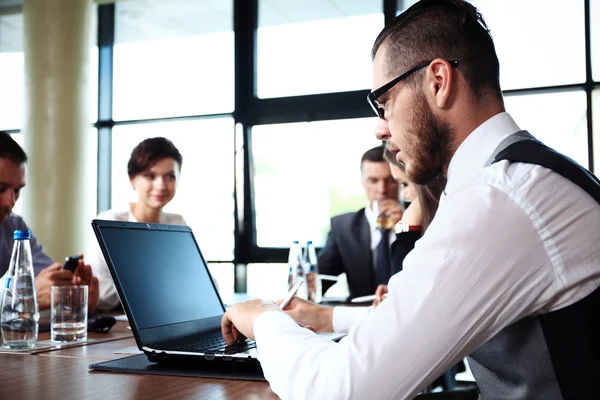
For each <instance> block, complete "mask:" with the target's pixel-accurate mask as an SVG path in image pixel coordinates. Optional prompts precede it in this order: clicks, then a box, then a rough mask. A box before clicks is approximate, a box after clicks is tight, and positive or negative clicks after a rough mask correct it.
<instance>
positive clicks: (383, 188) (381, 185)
mask: <svg viewBox="0 0 600 400" xmlns="http://www.w3.org/2000/svg"><path fill="white" fill-rule="evenodd" d="M376 189H377V194H379V195H385V193H386V192H387V183H386V182H385V179H380V180H379V181H378V182H377V186H376Z"/></svg>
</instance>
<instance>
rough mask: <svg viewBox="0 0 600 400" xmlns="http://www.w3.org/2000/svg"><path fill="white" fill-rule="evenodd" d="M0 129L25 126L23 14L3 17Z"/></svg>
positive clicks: (0, 31) (0, 30) (0, 28)
mask: <svg viewBox="0 0 600 400" xmlns="http://www.w3.org/2000/svg"><path fill="white" fill-rule="evenodd" d="M0 88H2V89H1V90H0V129H20V128H21V127H22V126H23V103H24V97H23V96H24V90H25V64H24V56H23V14H13V15H0Z"/></svg>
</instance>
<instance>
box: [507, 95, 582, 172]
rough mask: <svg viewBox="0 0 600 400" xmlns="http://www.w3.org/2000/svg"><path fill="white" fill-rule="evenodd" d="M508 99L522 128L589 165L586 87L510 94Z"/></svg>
mask: <svg viewBox="0 0 600 400" xmlns="http://www.w3.org/2000/svg"><path fill="white" fill-rule="evenodd" d="M505 103H506V109H507V111H508V112H509V113H511V115H512V117H513V118H514V119H515V120H516V122H517V124H519V126H520V127H521V129H525V130H527V131H529V133H531V134H532V135H533V136H535V137H536V138H538V139H539V140H540V141H542V142H543V143H544V144H546V145H548V146H550V147H552V148H553V149H555V150H557V151H559V152H561V153H563V154H565V155H567V156H569V157H571V158H572V159H574V160H575V161H577V162H578V163H579V164H581V165H582V166H584V167H585V168H588V167H589V162H588V141H587V119H586V100H585V92H584V91H579V90H578V91H569V92H559V93H544V94H527V95H519V96H507V97H506V98H505Z"/></svg>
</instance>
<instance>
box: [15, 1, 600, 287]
mask: <svg viewBox="0 0 600 400" xmlns="http://www.w3.org/2000/svg"><path fill="white" fill-rule="evenodd" d="M232 1H233V21H234V24H233V29H234V37H235V39H234V46H235V48H234V60H235V61H234V62H235V108H234V111H233V112H232V113H224V114H211V115H187V116H181V117H174V118H157V119H150V120H148V119H144V120H128V121H117V122H116V121H114V120H113V114H112V99H113V49H114V37H115V5H114V4H112V3H108V4H106V3H102V4H99V5H98V48H99V60H98V64H99V69H98V121H97V122H96V123H95V124H94V125H95V127H96V128H97V129H98V177H97V178H98V201H97V207H98V211H102V210H106V209H108V208H110V206H111V204H110V199H111V147H112V130H113V127H114V126H116V125H120V124H136V123H142V122H144V123H145V122H151V121H170V120H183V119H203V118H221V117H226V118H230V117H233V118H234V121H235V127H236V129H235V139H234V147H233V148H232V149H231V151H232V152H234V159H235V167H234V171H235V175H234V188H233V190H234V196H235V209H234V217H235V225H234V229H235V242H234V243H235V249H234V257H233V260H208V261H209V262H210V263H211V264H223V267H224V268H225V267H226V266H227V267H228V268H230V267H231V264H232V263H233V265H234V268H233V271H234V286H235V291H236V292H245V291H246V274H247V268H246V266H247V264H255V263H283V262H285V261H286V259H287V249H283V248H268V247H258V246H257V244H256V224H255V219H254V193H253V161H252V127H253V126H255V125H261V124H275V123H292V122H304V121H324V120H335V119H346V118H362V117H372V116H373V111H372V110H371V109H370V107H369V106H368V104H367V102H366V101H365V98H366V96H367V94H368V92H369V91H368V90H367V89H365V90H358V91H350V92H341V93H326V94H313V95H304V96H295V97H285V98H266V99H260V98H258V97H257V93H256V75H257V74H256V69H257V62H256V47H257V43H256V36H257V29H258V0H232ZM381 1H382V3H383V12H384V18H385V22H386V23H387V22H389V21H390V20H391V19H393V18H394V17H395V15H396V12H397V10H399V9H402V8H404V7H403V3H405V2H404V1H403V0H381ZM590 2H591V1H590V0H584V10H585V69H586V75H585V76H586V78H585V82H584V83H582V84H573V85H558V86H550V87H547V86H546V87H534V88H527V89H512V90H506V91H504V95H505V96H516V95H523V94H533V93H557V92H561V91H565V90H567V91H569V90H582V91H584V92H585V95H586V116H587V139H588V140H587V144H588V159H589V168H590V170H592V171H594V170H595V160H594V143H593V141H594V137H593V136H594V131H593V122H594V116H593V109H592V107H593V105H592V95H593V91H594V90H598V89H600V81H594V80H593V76H592V53H591V52H592V48H591V11H590ZM406 3H409V2H406ZM11 11H13V12H14V10H11ZM20 128H21V127H14V129H10V130H9V133H19V132H20V130H21V129H20ZM598 130H599V133H598V135H600V127H598ZM599 137H600V136H599ZM218 267H219V265H215V266H213V268H218Z"/></svg>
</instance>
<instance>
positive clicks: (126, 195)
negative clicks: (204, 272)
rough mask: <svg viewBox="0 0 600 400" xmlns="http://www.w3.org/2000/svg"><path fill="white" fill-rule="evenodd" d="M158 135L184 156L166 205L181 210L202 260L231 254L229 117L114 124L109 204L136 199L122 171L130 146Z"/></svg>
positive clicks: (227, 258) (119, 204) (115, 205)
mask: <svg viewBox="0 0 600 400" xmlns="http://www.w3.org/2000/svg"><path fill="white" fill-rule="evenodd" d="M156 136H163V137H166V138H168V139H170V140H171V141H173V143H174V144H175V146H176V147H177V148H178V150H179V152H180V153H181V155H182V157H183V165H182V169H181V176H180V180H179V185H178V188H177V194H176V195H175V198H174V199H173V200H172V201H171V202H170V203H169V204H168V205H167V206H166V207H165V211H167V212H173V213H177V214H181V215H183V217H184V219H185V220H186V222H187V223H188V225H189V226H190V227H191V228H192V229H193V231H194V235H195V237H196V240H197V242H198V245H199V246H200V249H201V250H202V253H203V255H204V257H205V259H206V260H207V261H230V260H233V247H234V237H233V229H234V214H233V210H234V203H233V170H234V168H233V167H234V165H233V157H234V154H233V148H234V147H233V137H234V128H233V120H232V119H231V118H215V119H204V120H194V121H175V122H156V123H143V124H134V125H120V126H115V128H114V129H113V143H112V206H113V208H115V209H118V210H119V209H123V210H126V209H127V207H128V202H130V201H136V196H135V192H134V191H133V190H132V188H131V184H130V183H129V177H128V176H127V162H128V161H129V157H130V155H131V151H132V150H133V148H134V147H135V146H137V144H138V143H139V142H141V141H142V140H144V139H147V138H150V137H156Z"/></svg>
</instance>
